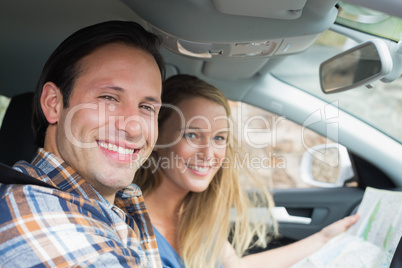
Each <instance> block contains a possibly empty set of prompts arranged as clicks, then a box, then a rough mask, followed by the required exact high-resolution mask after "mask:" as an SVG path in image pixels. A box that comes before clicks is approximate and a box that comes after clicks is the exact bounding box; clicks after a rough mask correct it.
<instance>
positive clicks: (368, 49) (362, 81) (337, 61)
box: [320, 40, 393, 94]
mask: <svg viewBox="0 0 402 268" xmlns="http://www.w3.org/2000/svg"><path fill="white" fill-rule="evenodd" d="M392 68H393V61H392V56H391V53H390V51H389V48H388V46H387V45H386V43H385V42H384V41H382V40H372V41H367V42H364V43H362V44H360V45H357V46H355V47H353V48H351V49H349V50H347V51H344V52H342V53H341V54H338V55H336V56H334V57H332V58H330V59H328V60H326V61H325V62H323V63H321V65H320V83H321V89H322V91H323V92H324V93H326V94H329V93H335V92H340V91H344V90H348V89H352V88H355V87H358V86H364V85H368V84H370V83H371V82H374V81H375V80H378V79H380V78H382V77H384V76H386V75H387V74H389V73H390V72H391V71H392Z"/></svg>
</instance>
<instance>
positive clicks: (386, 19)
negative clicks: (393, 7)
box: [336, 2, 402, 41]
mask: <svg viewBox="0 0 402 268" xmlns="http://www.w3.org/2000/svg"><path fill="white" fill-rule="evenodd" d="M338 5H339V8H338V10H339V12H338V17H337V18H336V23H338V24H342V25H345V26H347V27H350V28H353V29H356V30H359V31H363V32H366V33H369V34H372V35H376V36H381V37H385V38H387V39H391V40H394V41H399V39H400V38H401V32H402V19H401V18H398V17H394V16H390V15H389V14H385V13H382V12H379V11H376V10H372V9H369V8H365V7H362V6H355V5H352V4H349V3H344V2H340V3H338Z"/></svg>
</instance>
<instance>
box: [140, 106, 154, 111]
mask: <svg viewBox="0 0 402 268" xmlns="http://www.w3.org/2000/svg"><path fill="white" fill-rule="evenodd" d="M140 108H141V109H144V110H147V111H150V112H155V109H154V107H152V106H149V105H140Z"/></svg>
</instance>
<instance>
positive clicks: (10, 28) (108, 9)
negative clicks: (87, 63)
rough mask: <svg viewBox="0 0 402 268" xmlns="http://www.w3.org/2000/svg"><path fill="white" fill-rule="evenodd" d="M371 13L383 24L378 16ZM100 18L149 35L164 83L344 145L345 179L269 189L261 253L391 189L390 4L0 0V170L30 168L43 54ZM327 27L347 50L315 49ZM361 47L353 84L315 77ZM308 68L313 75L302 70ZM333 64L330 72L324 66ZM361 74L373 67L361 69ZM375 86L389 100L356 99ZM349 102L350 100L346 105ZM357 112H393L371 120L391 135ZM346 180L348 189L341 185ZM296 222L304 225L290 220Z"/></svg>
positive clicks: (400, 144) (397, 165)
mask: <svg viewBox="0 0 402 268" xmlns="http://www.w3.org/2000/svg"><path fill="white" fill-rule="evenodd" d="M347 4H349V5H354V6H358V7H359V8H364V9H369V10H371V11H372V13H366V14H363V15H361V16H360V17H359V19H360V20H361V21H364V20H368V21H370V23H371V24H374V23H378V21H380V22H381V21H384V23H385V21H386V20H387V19H391V18H392V19H393V20H394V18H395V21H397V22H394V21H393V22H392V25H393V26H392V27H394V29H393V30H392V31H393V34H394V35H395V36H397V37H396V38H395V37H389V36H379V35H377V34H376V33H374V32H373V31H374V30H373V29H375V28H374V27H372V28H370V27H371V26H370V27H368V26H367V27H366V28H364V29H365V30H366V29H368V30H367V31H363V30H362V29H358V27H355V25H354V24H349V25H345V24H342V19H340V18H339V14H340V10H341V9H342V7H343V5H344V7H345V8H344V9H346V7H349V6H347ZM373 14H375V16H374V15H373ZM379 14H386V15H387V16H388V17H386V18H385V19H384V18H382V20H381V16H380V15H379ZM107 20H129V21H136V22H138V23H140V24H141V25H142V26H143V27H144V28H146V29H147V30H149V31H151V32H153V33H155V34H157V35H159V36H161V38H162V39H163V45H162V49H161V52H162V55H163V57H164V60H165V63H166V70H167V77H169V76H171V75H175V74H181V73H185V74H192V75H195V76H197V77H199V78H201V79H203V80H205V81H207V82H209V83H211V84H213V85H215V86H216V87H218V88H219V89H221V90H222V91H223V93H224V94H225V95H226V96H227V98H228V99H229V100H231V101H234V102H240V103H246V104H250V105H253V106H255V107H258V108H259V109H263V110H265V111H269V112H272V113H275V114H277V115H280V116H283V117H286V118H287V119H289V120H290V121H292V122H294V123H296V124H299V125H301V126H303V127H305V128H308V129H310V130H312V131H314V132H316V133H318V134H320V135H323V136H325V137H328V138H329V139H331V140H332V141H335V142H336V144H340V145H342V146H344V147H345V148H346V149H347V153H346V156H345V157H346V158H347V159H349V160H350V161H349V163H350V164H349V165H350V167H345V170H346V171H347V172H350V173H347V174H352V175H344V177H342V176H339V177H337V178H335V179H338V180H339V178H341V177H342V178H343V180H342V181H341V183H340V184H339V183H338V184H337V185H330V184H328V185H323V186H311V187H307V188H297V187H296V188H287V189H275V188H274V189H273V193H274V200H275V204H276V206H277V207H280V208H285V210H286V215H285V216H283V215H282V216H278V221H279V231H280V234H281V237H280V238H278V239H277V240H275V241H274V242H273V243H272V244H270V245H269V248H272V247H277V246H280V245H285V244H287V243H290V242H293V241H297V240H300V239H302V238H305V237H307V236H308V235H311V234H313V233H315V232H317V231H318V230H321V229H322V228H323V227H325V226H326V225H328V224H329V223H332V222H334V221H336V220H338V219H341V218H343V217H345V216H347V215H350V214H352V213H354V212H355V211H356V209H357V207H358V206H359V203H360V202H361V200H362V197H363V194H364V190H365V189H366V187H374V188H380V189H390V190H401V189H402V129H401V127H400V125H401V124H400V123H401V122H402V121H401V120H402V110H401V107H402V83H401V81H402V80H401V79H400V77H401V74H402V43H401V41H400V40H399V39H401V38H402V23H401V22H400V20H402V1H392V0H386V1H374V0H349V1H345V2H339V1H334V0H270V1H263V0H248V1H240V0H236V1H233V0H171V1H163V0H148V1H134V0H86V1H81V0H70V1H52V0H38V1H28V0H17V1H16V0H3V1H1V2H0V34H1V42H0V59H1V62H2V63H3V64H1V65H0V81H1V85H2V86H1V89H0V95H2V96H4V97H6V98H8V99H9V103H8V104H7V108H5V109H4V117H3V119H2V123H1V122H0V127H1V128H0V162H1V163H4V164H6V165H8V166H12V165H13V164H14V163H15V162H16V161H18V160H26V161H30V160H31V159H32V157H33V155H34V153H35V150H36V148H35V146H34V144H33V131H32V128H31V114H32V111H31V108H32V107H31V106H32V98H33V92H34V90H35V86H36V83H37V79H38V78H39V76H40V72H41V70H42V67H43V65H44V63H45V61H46V60H47V58H48V57H49V55H50V54H51V52H52V51H53V50H54V49H55V48H56V47H57V45H58V44H59V43H60V42H61V41H62V40H63V39H64V38H66V37H67V36H68V35H70V34H71V33H73V32H75V31H76V30H78V29H80V28H82V27H85V26H88V25H91V24H95V23H98V22H102V21H107ZM371 24H370V25H371ZM387 27H388V26H387ZM389 27H390V26H389ZM328 31H332V32H335V33H337V34H341V35H343V36H344V37H345V38H346V37H347V38H350V39H353V40H354V41H355V43H356V45H352V46H349V47H350V48H351V50H348V49H349V48H342V49H341V50H339V49H334V47H330V48H326V47H324V46H319V45H316V44H317V43H316V42H317V40H321V39H320V38H325V36H326V33H327V32H328ZM401 40H402V39H401ZM327 42H328V43H330V42H331V40H330V39H327ZM328 47H329V46H328ZM367 47H369V48H370V53H371V51H376V53H375V55H374V57H375V58H376V63H375V64H379V65H371V63H372V62H371V61H370V62H367V61H366V62H364V61H360V62H359V64H361V65H362V66H363V68H364V71H361V72H359V75H360V76H361V77H359V75H353V77H352V78H350V79H351V80H353V79H354V80H353V81H346V82H345V84H341V85H335V86H334V85H333V84H331V83H338V82H339V81H340V79H337V80H335V81H328V80H325V76H332V77H334V73H335V72H338V73H340V74H341V75H342V76H344V77H346V76H347V74H346V73H347V70H346V65H347V64H345V62H347V61H348V58H347V57H349V56H350V55H352V54H354V53H356V51H357V52H359V53H362V54H363V52H364V51H363V50H364V48H367ZM342 53H343V54H342ZM370 57H371V56H370ZM370 60H371V58H370ZM295 62H297V64H295ZM325 62H326V63H327V64H325ZM321 63H324V64H322V65H321ZM331 64H332V65H331ZM320 65H321V67H320ZM311 66H313V67H314V68H313V71H314V73H315V74H316V76H314V78H311V77H310V74H309V73H308V70H310V69H309V68H310V67H311ZM334 66H337V67H338V66H341V68H340V69H338V70H334V69H335V67H334ZM369 66H372V67H373V68H372V69H371V70H368V67H369ZM326 68H327V69H328V70H327V69H326ZM362 70H363V69H362ZM366 71H367V72H368V74H367V75H365V74H364V72H366ZM319 72H320V73H319ZM326 72H329V75H328V73H326ZM287 79H288V80H287ZM292 79H298V80H297V81H300V82H297V83H300V84H297V83H296V82H295V83H293V81H296V80H292ZM385 82H386V83H387V85H389V86H393V87H394V88H393V91H387V92H385V93H384V94H388V95H386V97H387V98H389V99H392V100H395V103H396V104H395V105H394V104H390V103H389V104H388V105H387V104H386V103H380V102H369V100H368V98H369V96H368V93H367V95H364V92H365V91H366V92H372V91H370V90H375V88H376V87H377V84H380V83H381V84H384V83H385ZM309 83H313V84H314V88H320V87H321V88H320V89H319V91H316V92H313V93H312V92H310V91H308V90H305V88H308V87H309V86H310V84H309ZM372 85H374V86H372ZM373 87H374V89H371V88H373ZM355 88H359V89H358V90H355ZM357 92H359V94H357ZM362 92H363V93H362ZM391 92H395V93H392V94H393V95H391ZM341 94H342V95H341ZM353 94H355V95H353ZM370 94H371V93H370ZM340 96H342V97H340ZM342 98H348V99H349V100H348V101H349V102H350V103H352V104H350V109H351V110H347V109H344V108H343V107H342V106H341V105H342V103H343V99H342ZM365 98H367V100H365ZM357 99H362V104H360V103H359V104H355V103H354V102H355V101H358V100H357ZM338 102H341V104H340V105H338ZM369 104H370V105H369ZM359 105H369V106H368V107H364V109H374V108H376V107H377V106H384V107H387V106H388V108H390V109H393V110H394V111H395V113H393V114H387V113H385V112H384V113H380V115H379V117H381V118H379V121H380V123H379V124H381V121H384V120H385V119H389V120H393V121H391V123H389V122H388V121H387V123H386V124H385V123H384V125H387V126H385V127H391V126H392V125H394V126H393V127H394V129H395V130H393V131H394V132H392V133H391V134H390V133H389V132H387V130H383V129H382V125H375V124H372V123H371V122H370V121H369V119H367V118H359V117H357V116H355V115H354V113H353V112H351V111H353V109H354V108H356V107H357V106H359ZM393 105H394V106H393ZM0 111H1V110H0ZM334 118H336V121H335V119H334ZM392 122H394V123H392ZM334 123H336V127H337V129H336V131H333V127H334ZM385 127H384V128H385ZM310 149H311V148H310ZM313 149H314V148H313ZM310 153H311V151H310ZM305 161H307V160H305ZM309 165H310V166H311V162H308V161H307V162H305V164H304V165H303V167H305V168H306V169H307V171H305V172H308V173H306V174H307V175H306V176H307V177H311V176H312V175H311V170H310V169H309ZM309 172H310V173H309ZM351 182H354V183H355V186H354V187H348V186H347V185H349V184H350V183H351ZM303 218H304V219H305V218H307V219H309V223H308V224H305V223H300V222H298V221H294V220H295V219H296V220H297V219H298V220H300V219H303ZM262 250H266V249H261V248H253V249H252V250H250V253H254V252H259V251H262Z"/></svg>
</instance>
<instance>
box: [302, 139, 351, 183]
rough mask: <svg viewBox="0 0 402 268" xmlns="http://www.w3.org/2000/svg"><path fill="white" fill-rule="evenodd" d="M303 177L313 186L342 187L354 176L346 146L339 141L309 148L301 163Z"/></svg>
mask: <svg viewBox="0 0 402 268" xmlns="http://www.w3.org/2000/svg"><path fill="white" fill-rule="evenodd" d="M300 172H301V179H302V180H303V181H304V182H305V183H307V184H309V185H312V186H318V187H327V188H329V187H342V186H344V185H345V182H347V181H348V180H350V179H352V178H353V177H354V172H353V168H352V162H351V161H350V157H349V154H348V151H347V149H346V147H344V146H342V145H340V144H338V143H329V144H320V145H317V146H313V147H312V148H309V149H308V150H307V151H306V152H305V153H304V154H303V157H302V160H301V164H300Z"/></svg>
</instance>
